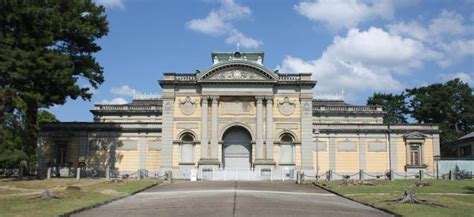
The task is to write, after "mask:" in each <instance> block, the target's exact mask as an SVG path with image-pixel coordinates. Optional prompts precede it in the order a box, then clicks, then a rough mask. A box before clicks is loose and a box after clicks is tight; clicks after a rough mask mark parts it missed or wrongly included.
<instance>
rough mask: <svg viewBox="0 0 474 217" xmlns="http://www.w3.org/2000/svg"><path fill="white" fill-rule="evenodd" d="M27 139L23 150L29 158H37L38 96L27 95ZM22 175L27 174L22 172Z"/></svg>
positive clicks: (22, 147)
mask: <svg viewBox="0 0 474 217" xmlns="http://www.w3.org/2000/svg"><path fill="white" fill-rule="evenodd" d="M25 98H26V99H25V102H26V106H27V108H26V112H25V137H24V138H25V140H24V141H23V143H22V146H21V150H22V151H23V152H24V153H25V154H26V155H27V156H28V160H29V161H32V160H34V159H35V150H36V140H37V137H38V131H39V128H38V99H37V97H34V96H33V97H25ZM20 175H27V174H26V173H25V174H20Z"/></svg>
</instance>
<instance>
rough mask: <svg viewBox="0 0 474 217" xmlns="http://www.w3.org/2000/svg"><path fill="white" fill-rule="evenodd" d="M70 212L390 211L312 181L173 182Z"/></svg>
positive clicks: (175, 215)
mask: <svg viewBox="0 0 474 217" xmlns="http://www.w3.org/2000/svg"><path fill="white" fill-rule="evenodd" d="M74 216H111V217H119V216H127V217H130V216H132V217H138V216H159V217H167V216H170V217H171V216H172V217H181V216H183V217H184V216H186V217H187V216H196V217H200V216H206V217H207V216H215V217H226V216H231V217H234V216H258V217H266V216H272V217H276V216H331V217H337V216H364V217H365V216H367V217H368V216H390V215H388V214H386V213H384V212H381V211H378V210H376V209H373V208H371V207H368V206H364V205H361V204H359V203H356V202H353V201H350V200H347V199H344V198H341V197H339V196H336V195H334V194H331V193H329V192H327V191H325V190H322V189H319V188H316V187H314V186H312V185H296V184H294V183H293V182H240V181H239V182H176V183H173V184H170V185H163V186H158V187H154V188H151V189H149V190H147V191H145V192H142V193H139V194H136V195H134V196H131V197H127V198H125V199H122V200H119V201H115V202H112V203H110V204H107V205H105V206H101V207H98V208H95V209H91V210H88V211H85V212H81V213H78V214H76V215H74Z"/></svg>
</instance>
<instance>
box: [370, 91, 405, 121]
mask: <svg viewBox="0 0 474 217" xmlns="http://www.w3.org/2000/svg"><path fill="white" fill-rule="evenodd" d="M367 104H368V105H379V106H382V107H383V110H384V111H385V112H386V114H385V116H384V119H383V122H384V123H386V124H401V123H407V118H406V115H407V113H408V112H409V111H408V108H407V106H406V102H405V95H404V93H401V94H400V95H395V94H384V93H374V95H373V96H371V97H369V99H368V100H367Z"/></svg>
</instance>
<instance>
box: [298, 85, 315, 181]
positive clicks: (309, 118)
mask: <svg viewBox="0 0 474 217" xmlns="http://www.w3.org/2000/svg"><path fill="white" fill-rule="evenodd" d="M300 102H301V152H300V153H301V169H302V170H303V171H308V172H312V171H314V168H313V167H314V164H313V150H314V142H313V112H312V107H313V104H312V95H310V94H307V95H306V94H305V95H304V96H301V98H300Z"/></svg>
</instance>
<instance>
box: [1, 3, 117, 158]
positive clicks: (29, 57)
mask: <svg viewBox="0 0 474 217" xmlns="http://www.w3.org/2000/svg"><path fill="white" fill-rule="evenodd" d="M0 11H1V12H0V74H1V75H0V100H1V101H2V103H3V105H1V106H0V122H1V123H2V131H3V126H6V127H9V128H12V127H15V126H14V125H12V124H9V123H7V117H8V118H11V117H12V115H13V116H14V114H17V113H23V114H24V115H23V119H22V121H23V123H24V133H25V135H24V136H23V138H22V141H21V143H22V145H21V151H22V152H24V153H25V154H26V155H33V154H34V147H35V143H36V137H37V132H38V125H37V122H38V121H37V119H38V116H37V114H38V109H39V108H47V107H50V106H52V105H54V104H63V103H64V102H65V101H66V99H67V98H68V97H70V98H72V99H76V98H78V97H81V98H82V99H84V100H90V98H91V96H92V94H91V92H90V90H89V88H85V87H81V86H80V84H79V81H81V82H89V83H90V86H92V87H93V88H97V86H98V85H100V84H101V83H102V82H103V81H104V78H103V69H102V67H101V66H100V65H99V63H98V62H97V61H96V60H95V58H94V56H93V54H94V53H96V52H98V51H100V49H101V48H100V47H99V46H98V45H97V44H96V42H95V41H96V40H97V39H99V38H101V37H103V36H104V35H106V34H107V32H108V27H107V26H108V24H107V19H106V16H105V14H104V12H105V9H104V7H102V6H96V5H95V4H94V3H93V2H91V0H77V1H70V0H10V1H0ZM20 104H21V105H22V106H19V105H20ZM11 132H17V131H15V130H12V131H11ZM2 134H3V133H2Z"/></svg>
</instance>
